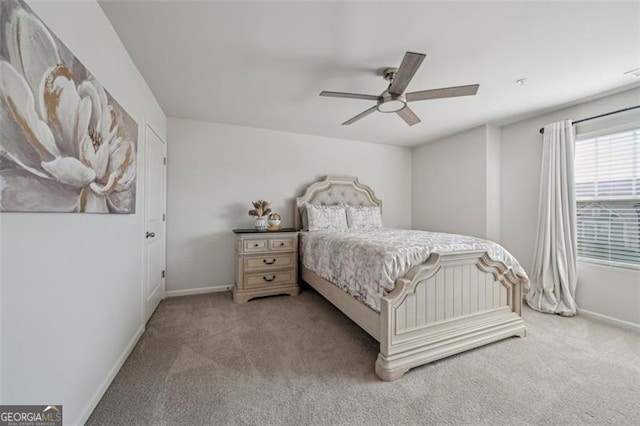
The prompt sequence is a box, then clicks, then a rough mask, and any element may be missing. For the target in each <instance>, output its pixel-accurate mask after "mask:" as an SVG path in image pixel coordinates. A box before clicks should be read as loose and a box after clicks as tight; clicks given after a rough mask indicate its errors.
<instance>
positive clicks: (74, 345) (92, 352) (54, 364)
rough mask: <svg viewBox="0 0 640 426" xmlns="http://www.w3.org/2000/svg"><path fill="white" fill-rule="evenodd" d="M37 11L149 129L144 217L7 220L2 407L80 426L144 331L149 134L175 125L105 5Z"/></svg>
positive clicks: (48, 6) (1, 220) (49, 6)
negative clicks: (38, 409) (57, 412)
mask: <svg viewBox="0 0 640 426" xmlns="http://www.w3.org/2000/svg"><path fill="white" fill-rule="evenodd" d="M29 4H30V6H31V7H32V9H33V10H34V11H35V13H36V14H37V15H39V16H40V18H41V19H42V20H43V21H44V22H45V24H46V25H48V26H49V28H50V29H51V30H52V31H53V33H54V34H56V35H57V36H58V37H59V38H60V39H61V40H62V42H63V43H65V44H66V45H67V47H68V48H69V49H70V50H71V51H72V52H73V53H74V54H75V55H76V56H77V57H78V58H79V59H80V60H81V61H82V62H83V63H84V65H85V66H86V67H87V69H88V70H89V71H91V72H92V73H93V74H94V76H95V77H96V78H97V79H98V80H99V81H100V82H101V83H102V84H103V85H104V86H105V88H106V89H107V90H108V91H109V92H110V93H111V94H112V95H113V96H114V98H115V99H117V101H118V102H119V103H120V105H122V107H123V108H124V109H125V110H126V111H127V112H129V114H131V116H132V117H133V118H134V119H135V120H136V121H137V123H138V126H139V135H140V138H139V144H138V154H139V156H138V183H137V185H138V186H137V189H138V192H137V193H138V196H137V208H136V211H137V213H136V214H135V215H123V216H120V215H88V214H86V215H85V214H39V213H30V214H18V213H0V233H1V234H0V247H1V249H0V253H1V254H0V255H1V257H0V266H1V271H0V288H1V291H2V298H1V303H2V305H1V328H2V334H1V338H2V341H1V353H2V357H1V365H0V368H1V370H0V377H1V388H2V394H1V397H2V404H63V405H64V418H65V423H66V424H80V423H82V422H83V421H84V420H85V419H86V417H87V416H88V415H89V414H90V412H91V410H92V409H93V406H94V404H95V403H97V401H98V399H99V397H100V396H101V392H102V391H104V389H105V388H106V386H107V385H108V384H109V378H110V375H111V374H113V373H115V371H116V370H114V368H116V367H117V366H118V362H119V361H120V360H121V357H122V355H123V354H125V353H126V349H127V348H128V345H130V344H131V343H132V342H134V341H135V337H136V336H137V335H138V333H139V332H141V330H142V326H143V324H142V274H143V269H142V250H143V246H142V235H143V219H142V218H143V208H142V207H143V203H142V200H143V197H144V182H143V177H144V170H143V165H144V155H143V154H144V144H143V141H144V128H145V120H147V121H148V122H149V123H150V124H151V125H152V126H153V127H154V128H155V129H156V130H157V131H158V132H159V133H160V134H162V135H164V133H165V127H166V123H165V116H164V114H163V112H162V110H161V109H160V107H159V105H158V103H157V102H156V100H155V99H154V97H153V95H152V93H151V91H150V90H149V88H148V86H147V85H146V83H145V81H144V80H143V78H142V77H141V75H140V74H139V72H138V71H137V69H136V68H135V66H134V64H133V62H132V61H131V59H130V58H129V56H128V54H127V52H126V51H125V49H124V47H123V46H122V44H121V42H120V40H119V39H118V37H117V35H116V33H115V31H114V30H113V28H112V27H111V25H110V23H109V21H108V20H107V18H106V16H105V15H104V14H103V12H102V9H100V7H99V5H98V4H97V3H96V2H94V1H85V2H35V1H34V2H29Z"/></svg>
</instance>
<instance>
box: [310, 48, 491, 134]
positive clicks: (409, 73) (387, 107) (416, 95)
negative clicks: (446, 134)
mask: <svg viewBox="0 0 640 426" xmlns="http://www.w3.org/2000/svg"><path fill="white" fill-rule="evenodd" d="M425 57H426V55H425V54H424V53H414V52H407V53H405V55H404V58H403V59H402V63H401V64H400V67H399V68H385V69H384V70H383V72H382V75H383V77H384V79H385V80H387V81H389V87H388V88H387V90H385V91H384V92H382V93H381V94H380V95H378V96H375V95H363V94H359V93H346V92H329V91H322V92H320V96H326V97H333V98H348V99H361V100H371V101H376V105H375V106H373V107H371V108H369V109H367V110H365V111H363V112H361V113H360V114H358V115H356V116H355V117H352V118H350V119H349V120H347V121H345V122H344V123H342V125H343V126H348V125H350V124H353V123H355V122H356V121H358V120H360V119H362V118H364V117H366V116H367V115H369V114H371V113H372V112H375V111H378V112H382V113H386V114H388V113H396V114H398V116H399V117H400V118H402V119H403V120H404V121H405V123H407V124H408V125H409V126H413V125H415V124H418V123H420V118H418V116H417V115H416V114H415V113H414V112H413V111H412V110H411V108H409V106H408V105H407V103H409V102H415V101H425V100H428V99H442V98H453V97H457V96H471V95H475V94H476V93H477V92H478V88H479V87H480V85H479V84H471V85H467V86H455V87H445V88H442V89H432V90H422V91H418V92H410V93H405V90H406V89H407V86H408V85H409V83H410V82H411V79H413V76H414V75H415V73H416V72H417V71H418V68H420V65H422V61H424V58H425Z"/></svg>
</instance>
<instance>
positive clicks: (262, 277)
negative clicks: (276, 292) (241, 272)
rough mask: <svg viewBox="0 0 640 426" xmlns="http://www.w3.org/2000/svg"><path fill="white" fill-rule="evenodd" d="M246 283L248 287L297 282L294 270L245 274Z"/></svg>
mask: <svg viewBox="0 0 640 426" xmlns="http://www.w3.org/2000/svg"><path fill="white" fill-rule="evenodd" d="M244 282H245V285H246V287H248V288H256V287H268V286H271V285H274V284H281V283H295V282H296V277H295V276H294V272H293V270H290V271H277V272H264V273H256V274H246V275H245V281H244Z"/></svg>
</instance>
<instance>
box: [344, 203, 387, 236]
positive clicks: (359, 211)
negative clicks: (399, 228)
mask: <svg viewBox="0 0 640 426" xmlns="http://www.w3.org/2000/svg"><path fill="white" fill-rule="evenodd" d="M347 221H348V223H349V229H355V230H362V231H366V230H369V229H380V228H382V227H383V225H382V213H381V212H380V207H378V206H371V207H369V206H366V207H365V206H361V207H353V206H347Z"/></svg>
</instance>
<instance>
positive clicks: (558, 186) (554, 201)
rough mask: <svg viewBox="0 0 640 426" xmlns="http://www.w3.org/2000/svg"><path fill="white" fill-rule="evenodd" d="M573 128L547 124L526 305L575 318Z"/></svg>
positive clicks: (564, 123)
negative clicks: (535, 237) (535, 233)
mask: <svg viewBox="0 0 640 426" xmlns="http://www.w3.org/2000/svg"><path fill="white" fill-rule="evenodd" d="M574 153H575V129H574V127H573V124H572V123H571V120H565V121H560V122H558V123H553V124H549V125H547V126H545V128H544V139H543V147H542V172H541V174H540V201H539V206H538V232H537V240H536V248H535V253H534V259H533V268H532V276H531V277H530V278H531V289H530V290H529V293H528V294H527V303H528V304H529V306H531V307H532V308H533V309H536V310H538V311H540V312H548V313H554V314H560V315H566V316H572V315H575V314H576V302H575V291H576V284H577V271H576V244H577V240H576V195H575V185H574V167H573V162H574V157H575V154H574Z"/></svg>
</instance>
